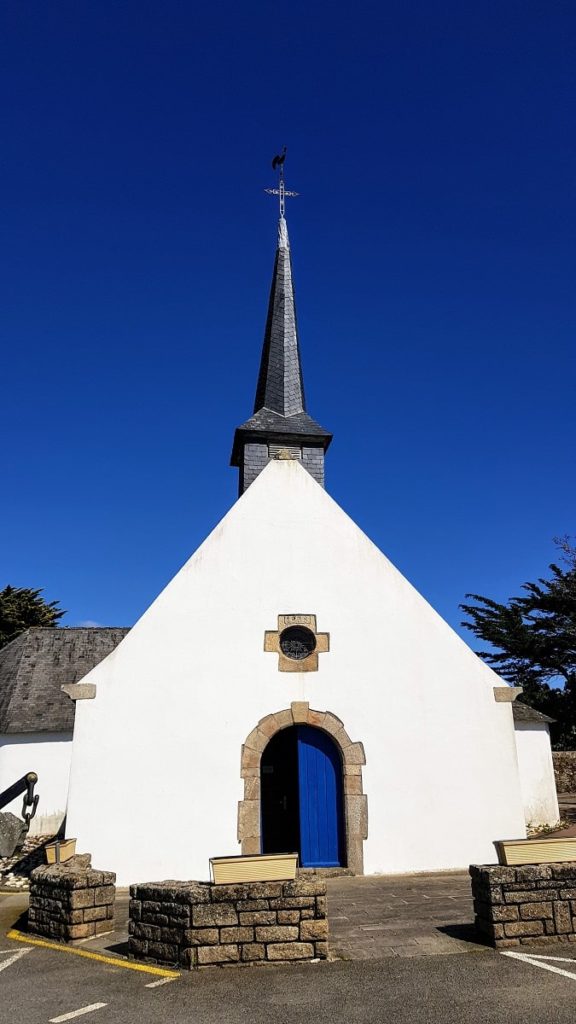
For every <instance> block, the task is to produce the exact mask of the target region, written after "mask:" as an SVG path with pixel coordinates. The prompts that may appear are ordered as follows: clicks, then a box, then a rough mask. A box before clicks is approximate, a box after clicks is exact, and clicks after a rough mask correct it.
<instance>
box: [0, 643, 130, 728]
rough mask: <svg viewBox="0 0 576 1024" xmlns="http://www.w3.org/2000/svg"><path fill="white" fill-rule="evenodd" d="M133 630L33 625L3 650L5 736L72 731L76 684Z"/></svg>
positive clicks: (0, 693) (0, 686)
mask: <svg viewBox="0 0 576 1024" xmlns="http://www.w3.org/2000/svg"><path fill="white" fill-rule="evenodd" d="M128 632H129V629H128V628H127V627H87V626H74V627H68V628H59V627H42V626H34V627H32V628H31V629H27V630H26V631H25V632H24V633H21V634H20V635H19V636H17V637H16V639H15V640H12V642H11V643H9V644H7V645H6V647H3V648H2V650H0V734H1V733H30V732H71V731H72V729H73V727H74V702H73V701H71V700H70V698H69V697H68V696H66V694H65V693H63V692H62V690H61V689H60V687H61V686H63V685H65V684H67V683H77V682H78V681H79V680H80V679H82V678H83V677H84V676H85V675H86V674H87V672H89V671H90V669H92V668H94V666H95V665H98V663H99V662H100V661H103V659H104V658H105V657H107V655H108V654H110V653H111V651H113V650H114V648H115V647H117V646H118V644H119V643H120V641H121V640H123V639H124V637H125V636H126V634H127V633H128Z"/></svg>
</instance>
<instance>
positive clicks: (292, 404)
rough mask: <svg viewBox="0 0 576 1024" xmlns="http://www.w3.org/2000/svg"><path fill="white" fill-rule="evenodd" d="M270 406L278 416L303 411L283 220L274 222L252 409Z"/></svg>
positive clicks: (285, 228) (289, 267)
mask: <svg viewBox="0 0 576 1024" xmlns="http://www.w3.org/2000/svg"><path fill="white" fill-rule="evenodd" d="M262 408H266V409H271V410H272V411H273V412H278V413H280V415H281V416H293V415H294V413H298V412H305V410H306V405H305V401H304V384H303V381H302V368H301V365H300V347H299V345H298V330H297V326H296V309H295V306H294V288H293V286H292V265H291V261H290V242H289V241H288V227H287V224H286V219H285V218H284V217H282V216H281V217H280V220H279V222H278V248H277V250H276V260H275V263H274V274H273V276H272V287H271V289H270V300H269V303H268V317H267V320H266V330H265V332H264V345H263V347H262V359H261V362H260V373H259V376H258V386H257V388H256V399H255V402H254V412H258V410H259V409H262Z"/></svg>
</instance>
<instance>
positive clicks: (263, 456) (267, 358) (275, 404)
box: [231, 207, 332, 494]
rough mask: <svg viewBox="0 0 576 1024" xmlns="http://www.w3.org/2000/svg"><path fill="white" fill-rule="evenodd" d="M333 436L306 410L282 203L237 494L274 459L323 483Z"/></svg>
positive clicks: (236, 451)
mask: <svg viewBox="0 0 576 1024" xmlns="http://www.w3.org/2000/svg"><path fill="white" fill-rule="evenodd" d="M331 440H332V435H331V434H330V433H328V431H326V430H324V428H323V427H321V426H320V424H319V423H316V421H315V420H313V419H312V418H311V417H310V416H309V415H308V413H307V412H306V402H305V398H304V382H303V379H302V366H301V362H300V346H299V342H298V328H297V323H296V307H295V302H294V286H293V282H292V262H291V258H290V243H289V240H288V228H287V225H286V219H285V217H284V214H283V210H282V207H281V215H280V220H279V224H278V245H277V249H276V258H275V261H274V272H273V275H272V287H271V289H270V299H269V302H268V316H267V319H266V328H265V331H264V344H263V346H262V357H261V360H260V372H259V374H258V384H257V386H256V399H255V402H254V413H253V415H252V416H251V417H250V419H249V420H246V422H245V423H243V424H242V425H241V426H240V427H238V428H237V430H236V433H235V435H234V446H233V449H232V458H231V465H232V466H237V467H238V468H239V470H240V487H239V491H240V494H243V493H244V491H245V490H246V488H247V487H249V486H250V484H251V483H253V481H254V480H255V479H256V477H257V476H258V474H259V473H260V472H261V471H262V470H263V469H264V467H265V466H266V465H267V463H268V462H269V461H270V459H276V458H292V459H299V460H301V462H302V465H303V466H304V468H305V469H307V470H308V472H309V473H311V475H312V476H313V477H314V479H315V480H317V482H318V483H319V484H321V485H322V486H324V453H325V451H326V449H327V448H328V445H329V444H330V441H331Z"/></svg>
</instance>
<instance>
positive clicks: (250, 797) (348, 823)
mask: <svg viewBox="0 0 576 1024" xmlns="http://www.w3.org/2000/svg"><path fill="white" fill-rule="evenodd" d="M292 725H310V726H313V727H314V728H316V729H322V730H324V732H326V733H328V735H329V736H331V737H332V739H333V740H334V741H335V743H336V745H337V747H338V750H339V751H340V755H341V757H342V773H343V790H344V823H345V829H346V865H347V867H348V869H349V870H350V871H351V872H352V873H353V874H354V875H362V874H364V840H365V839H367V838H368V800H367V797H366V796H365V794H364V793H363V789H362V767H363V765H365V764H366V757H365V754H364V746H363V744H362V743H357V742H353V741H352V740H351V739H350V737H349V735H348V733H347V732H346V730H345V728H344V724H343V723H342V721H341V720H340V719H339V718H338V717H337V716H336V715H334V714H333V713H332V712H331V711H314V710H312V709H311V708H310V706H309V704H308V703H307V702H305V701H294V702H293V703H292V704H291V705H290V707H289V708H286V709H284V710H282V711H276V712H274V713H273V714H271V715H266V717H265V718H261V719H260V721H259V722H258V725H257V726H256V728H255V729H253V730H252V732H251V733H250V734H249V735H248V736H247V738H246V741H245V743H244V744H243V746H242V756H241V770H240V774H241V777H242V779H243V781H244V799H243V800H240V801H239V804H238V841H239V843H241V845H242V853H243V854H255V853H260V843H261V816H260V759H261V757H262V754H263V753H264V750H265V748H266V747H267V745H268V743H269V742H270V740H271V739H272V737H273V736H275V735H276V733H278V732H280V730H281V729H288V728H289V727H290V726H292Z"/></svg>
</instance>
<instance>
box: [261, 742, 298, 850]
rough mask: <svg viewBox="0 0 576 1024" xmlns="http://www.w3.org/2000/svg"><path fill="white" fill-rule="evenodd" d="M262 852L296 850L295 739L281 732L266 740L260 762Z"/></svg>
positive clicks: (296, 752) (296, 767) (296, 753)
mask: <svg viewBox="0 0 576 1024" xmlns="http://www.w3.org/2000/svg"><path fill="white" fill-rule="evenodd" d="M260 778H261V797H260V799H261V814H262V853H287V852H296V851H297V850H299V849H300V814H299V808H298V737H297V734H296V729H282V731H281V732H279V733H276V736H273V737H272V739H271V740H270V743H269V744H268V746H267V747H266V749H265V751H264V753H263V754H262V760H261V762H260Z"/></svg>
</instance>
